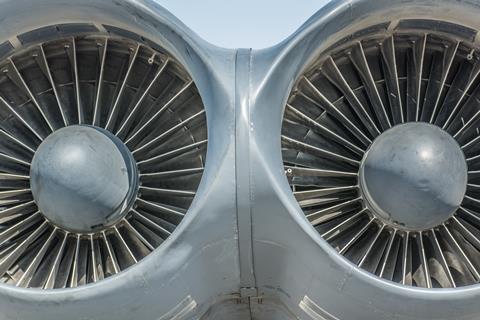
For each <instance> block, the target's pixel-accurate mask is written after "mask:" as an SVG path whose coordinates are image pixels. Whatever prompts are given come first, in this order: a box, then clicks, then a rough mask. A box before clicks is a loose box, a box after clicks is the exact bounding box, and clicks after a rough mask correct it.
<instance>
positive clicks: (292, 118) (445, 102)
mask: <svg viewBox="0 0 480 320" xmlns="http://www.w3.org/2000/svg"><path fill="white" fill-rule="evenodd" d="M437 23H438V24H439V26H443V27H437V28H430V29H429V28H426V22H422V21H421V20H418V21H417V20H405V21H401V23H399V24H398V25H397V28H394V29H392V30H388V31H387V32H385V31H384V29H382V27H381V26H377V27H378V28H376V27H372V28H370V29H368V28H367V29H363V30H360V31H357V32H356V33H355V34H354V35H352V36H351V37H347V38H345V39H343V40H340V41H339V42H337V43H335V44H333V45H331V46H330V48H328V49H326V50H324V51H323V52H321V53H320V54H319V55H318V56H317V57H316V58H315V62H314V63H313V64H312V65H311V66H310V67H309V68H308V69H306V70H305V72H304V74H303V75H302V76H301V77H300V79H299V81H298V82H297V85H296V87H295V88H294V90H293V91H292V93H291V95H290V97H289V99H288V103H287V105H286V108H285V115H284V120H283V128H282V146H283V149H282V150H283V151H282V152H283V161H284V164H285V168H286V174H287V177H288V180H289V183H290V185H291V188H292V190H293V192H294V195H295V197H296V199H297V201H298V203H299V205H300V207H301V208H302V210H303V211H304V213H305V216H306V218H307V219H308V220H309V221H310V223H311V224H312V225H313V227H314V228H315V229H316V230H317V231H318V232H319V233H320V234H321V235H322V237H323V238H324V239H325V240H327V241H328V243H329V244H330V245H331V246H332V247H334V248H335V249H336V250H337V251H338V253H339V254H341V255H343V256H344V257H345V258H347V259H348V260H350V261H351V262H353V263H355V264H356V265H358V266H359V267H360V268H362V269H364V270H366V271H368V272H370V273H371V274H374V275H376V276H378V277H381V278H383V279H385V280H389V281H394V282H397V283H400V284H404V285H408V286H416V287H425V288H433V287H441V288H446V287H460V286H465V285H471V284H476V283H478V282H479V281H480V273H479V272H480V265H479V264H478V261H480V241H479V239H480V218H479V217H480V200H479V199H480V196H479V190H480V189H479V188H478V185H477V184H478V181H477V180H478V175H477V174H476V172H477V171H478V166H479V164H480V162H479V161H478V159H479V150H478V147H477V143H476V142H477V141H478V140H479V139H480V137H479V133H478V123H479V121H480V117H479V113H478V112H477V111H476V109H477V107H476V103H477V102H476V101H477V100H476V93H477V91H478V90H477V88H478V77H477V76H478V74H479V71H480V68H479V66H480V63H479V61H480V58H479V56H478V54H477V51H478V50H477V49H478V48H477V45H476V44H475V43H474V42H472V41H471V39H469V38H467V37H465V35H464V34H459V32H458V30H462V27H460V26H456V25H453V24H451V25H450V27H451V28H447V27H446V26H447V25H449V24H447V23H445V24H444V25H442V24H441V22H437Z"/></svg>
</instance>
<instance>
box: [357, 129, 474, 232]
mask: <svg viewBox="0 0 480 320" xmlns="http://www.w3.org/2000/svg"><path fill="white" fill-rule="evenodd" d="M360 184H361V190H362V193H363V195H364V197H365V198H366V201H367V205H368V207H369V208H370V209H371V211H372V212H373V214H374V215H376V216H377V217H378V218H380V219H381V220H383V221H384V222H385V223H388V224H390V225H395V226H396V227H398V228H401V229H406V230H425V229H429V228H432V227H434V226H437V225H439V224H441V223H443V222H444V221H446V220H447V219H448V218H449V217H451V216H452V215H453V213H454V212H455V211H456V209H457V208H458V207H459V206H460V204H461V202H462V199H463V197H464V195H465V191H466V187H467V164H466V161H465V157H464V154H463V152H462V150H461V149H460V146H459V145H458V143H457V142H456V141H455V140H454V139H453V138H452V137H451V136H450V135H449V134H448V133H447V132H445V131H443V130H442V129H440V128H439V127H437V126H433V125H430V124H426V123H418V122H417V123H407V124H403V125H398V126H396V127H394V128H392V129H390V130H388V131H386V132H384V133H383V134H382V135H380V136H379V137H378V138H377V139H376V140H375V141H374V142H373V144H372V145H371V147H370V149H369V150H368V152H367V154H366V156H365V157H364V159H363V162H362V166H361V170H360Z"/></svg>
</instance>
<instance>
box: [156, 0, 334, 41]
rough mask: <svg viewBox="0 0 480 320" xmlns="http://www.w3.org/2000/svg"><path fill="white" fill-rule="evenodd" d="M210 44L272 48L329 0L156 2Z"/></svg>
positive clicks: (184, 0) (159, 0) (187, 0)
mask: <svg viewBox="0 0 480 320" xmlns="http://www.w3.org/2000/svg"><path fill="white" fill-rule="evenodd" d="M157 1H158V2H159V3H160V4H161V5H162V6H164V7H165V8H167V9H168V10H169V11H170V12H172V13H173V14H174V15H175V16H177V17H178V18H179V19H180V20H182V21H183V22H184V23H185V24H186V25H187V26H189V27H190V28H191V29H192V30H194V31H195V32H196V33H198V34H199V35H200V36H201V37H203V38H204V39H206V40H207V41H209V42H211V43H213V44H216V45H219V46H222V47H227V48H239V47H242V48H247V47H252V48H255V49H259V48H265V47H269V46H272V45H274V44H276V43H278V42H280V41H281V40H283V39H285V38H286V37H287V36H288V35H290V34H291V33H292V32H294V31H295V30H296V29H297V28H298V27H299V26H300V25H302V24H303V23H304V22H305V21H306V20H307V19H308V18H309V17H310V16H312V15H313V14H314V13H315V12H316V11H317V10H318V9H320V8H321V7H322V6H323V5H324V4H325V3H327V2H328V1H329V0H316V1H312V0H297V1H292V0H201V1H198V0H197V1H195V0H157Z"/></svg>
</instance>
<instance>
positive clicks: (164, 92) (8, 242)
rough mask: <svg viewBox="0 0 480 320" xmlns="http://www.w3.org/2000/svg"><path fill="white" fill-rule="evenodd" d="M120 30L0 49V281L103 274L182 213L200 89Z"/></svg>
mask: <svg viewBox="0 0 480 320" xmlns="http://www.w3.org/2000/svg"><path fill="white" fill-rule="evenodd" d="M59 28H62V27H57V30H58V29H59ZM65 28H67V27H65ZM67 29H68V28H67ZM115 31H116V33H117V34H118V33H119V30H115ZM127 34H129V33H127ZM129 35H130V36H131V37H127V36H116V35H114V34H113V33H112V34H101V33H99V32H93V31H88V32H87V31H85V30H83V31H82V32H73V34H71V35H68V36H61V37H54V39H49V40H47V41H44V42H41V43H34V44H31V45H29V46H28V47H26V48H23V49H22V50H17V51H18V52H17V51H15V50H14V51H13V52H12V53H11V54H10V55H9V56H8V57H7V58H5V59H3V61H0V70H1V71H2V73H1V75H0V135H1V136H2V139H1V140H0V171H1V173H0V188H1V191H0V197H1V208H0V281H1V282H5V283H8V284H13V285H16V286H20V287H35V288H44V289H50V288H69V287H77V286H81V285H84V284H88V283H94V282H98V281H101V280H102V279H104V278H107V277H109V276H111V275H114V274H117V273H120V272H121V271H122V270H124V269H126V268H128V267H130V266H132V265H135V264H136V263H137V262H138V261H140V260H141V259H143V258H144V257H146V256H147V255H149V254H150V253H151V252H152V251H153V250H155V249H156V248H157V247H158V246H160V245H161V244H162V243H163V242H164V241H165V240H166V239H167V238H168V237H169V236H170V235H171V233H172V232H173V231H174V230H175V228H176V227H177V225H178V224H179V223H180V221H181V220H182V219H183V217H184V216H185V214H186V212H187V210H188V208H189V206H190V204H191V202H192V200H193V197H194V196H195V193H196V189H197V187H198V185H199V183H200V178H201V175H202V172H203V168H204V161H205V155H206V145H207V131H206V117H205V111H204V108H203V104H202V100H201V98H200V96H199V94H198V92H197V89H196V86H195V84H194V83H193V81H192V79H191V77H190V76H189V74H188V73H187V72H186V70H185V69H184V68H183V67H182V65H180V64H179V63H178V62H177V61H176V59H175V58H174V57H173V56H172V55H170V54H169V53H167V52H166V51H165V50H163V49H162V48H160V47H157V46H153V45H152V44H151V43H148V41H147V40H145V39H143V38H140V37H136V39H135V37H134V35H133V34H129Z"/></svg>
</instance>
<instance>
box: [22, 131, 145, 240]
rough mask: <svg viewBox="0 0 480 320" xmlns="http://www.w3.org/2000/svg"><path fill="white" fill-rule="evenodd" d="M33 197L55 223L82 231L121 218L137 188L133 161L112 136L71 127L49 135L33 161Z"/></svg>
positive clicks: (41, 210) (87, 231)
mask: <svg viewBox="0 0 480 320" xmlns="http://www.w3.org/2000/svg"><path fill="white" fill-rule="evenodd" d="M30 180H31V188H32V193H33V197H34V199H35V201H36V203H37V206H38V208H39V210H40V212H42V214H43V215H44V216H45V217H46V218H47V219H48V220H49V221H51V222H52V223H53V224H55V225H57V226H58V227H61V228H64V229H66V230H69V231H72V232H78V233H89V232H93V231H98V230H101V229H104V228H106V227H108V226H111V225H113V224H115V223H116V222H118V221H119V220H120V219H122V218H123V217H124V216H125V215H126V213H127V212H128V209H129V207H130V205H131V204H132V202H133V199H134V197H135V193H136V187H137V172H136V168H135V162H134V159H133V157H132V155H131V153H130V152H129V150H128V149H127V147H126V146H125V145H124V144H123V143H122V142H121V141H120V140H119V139H118V138H117V137H116V136H114V135H113V134H111V133H110V132H108V131H106V130H104V129H100V128H96V127H91V126H69V127H65V128H63V129H60V130H57V131H55V132H54V133H52V134H51V135H49V136H48V137H47V138H46V139H45V140H44V141H43V142H42V144H41V145H40V146H39V148H38V150H37V151H36V152H35V155H34V157H33V160H32V165H31V169H30Z"/></svg>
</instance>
